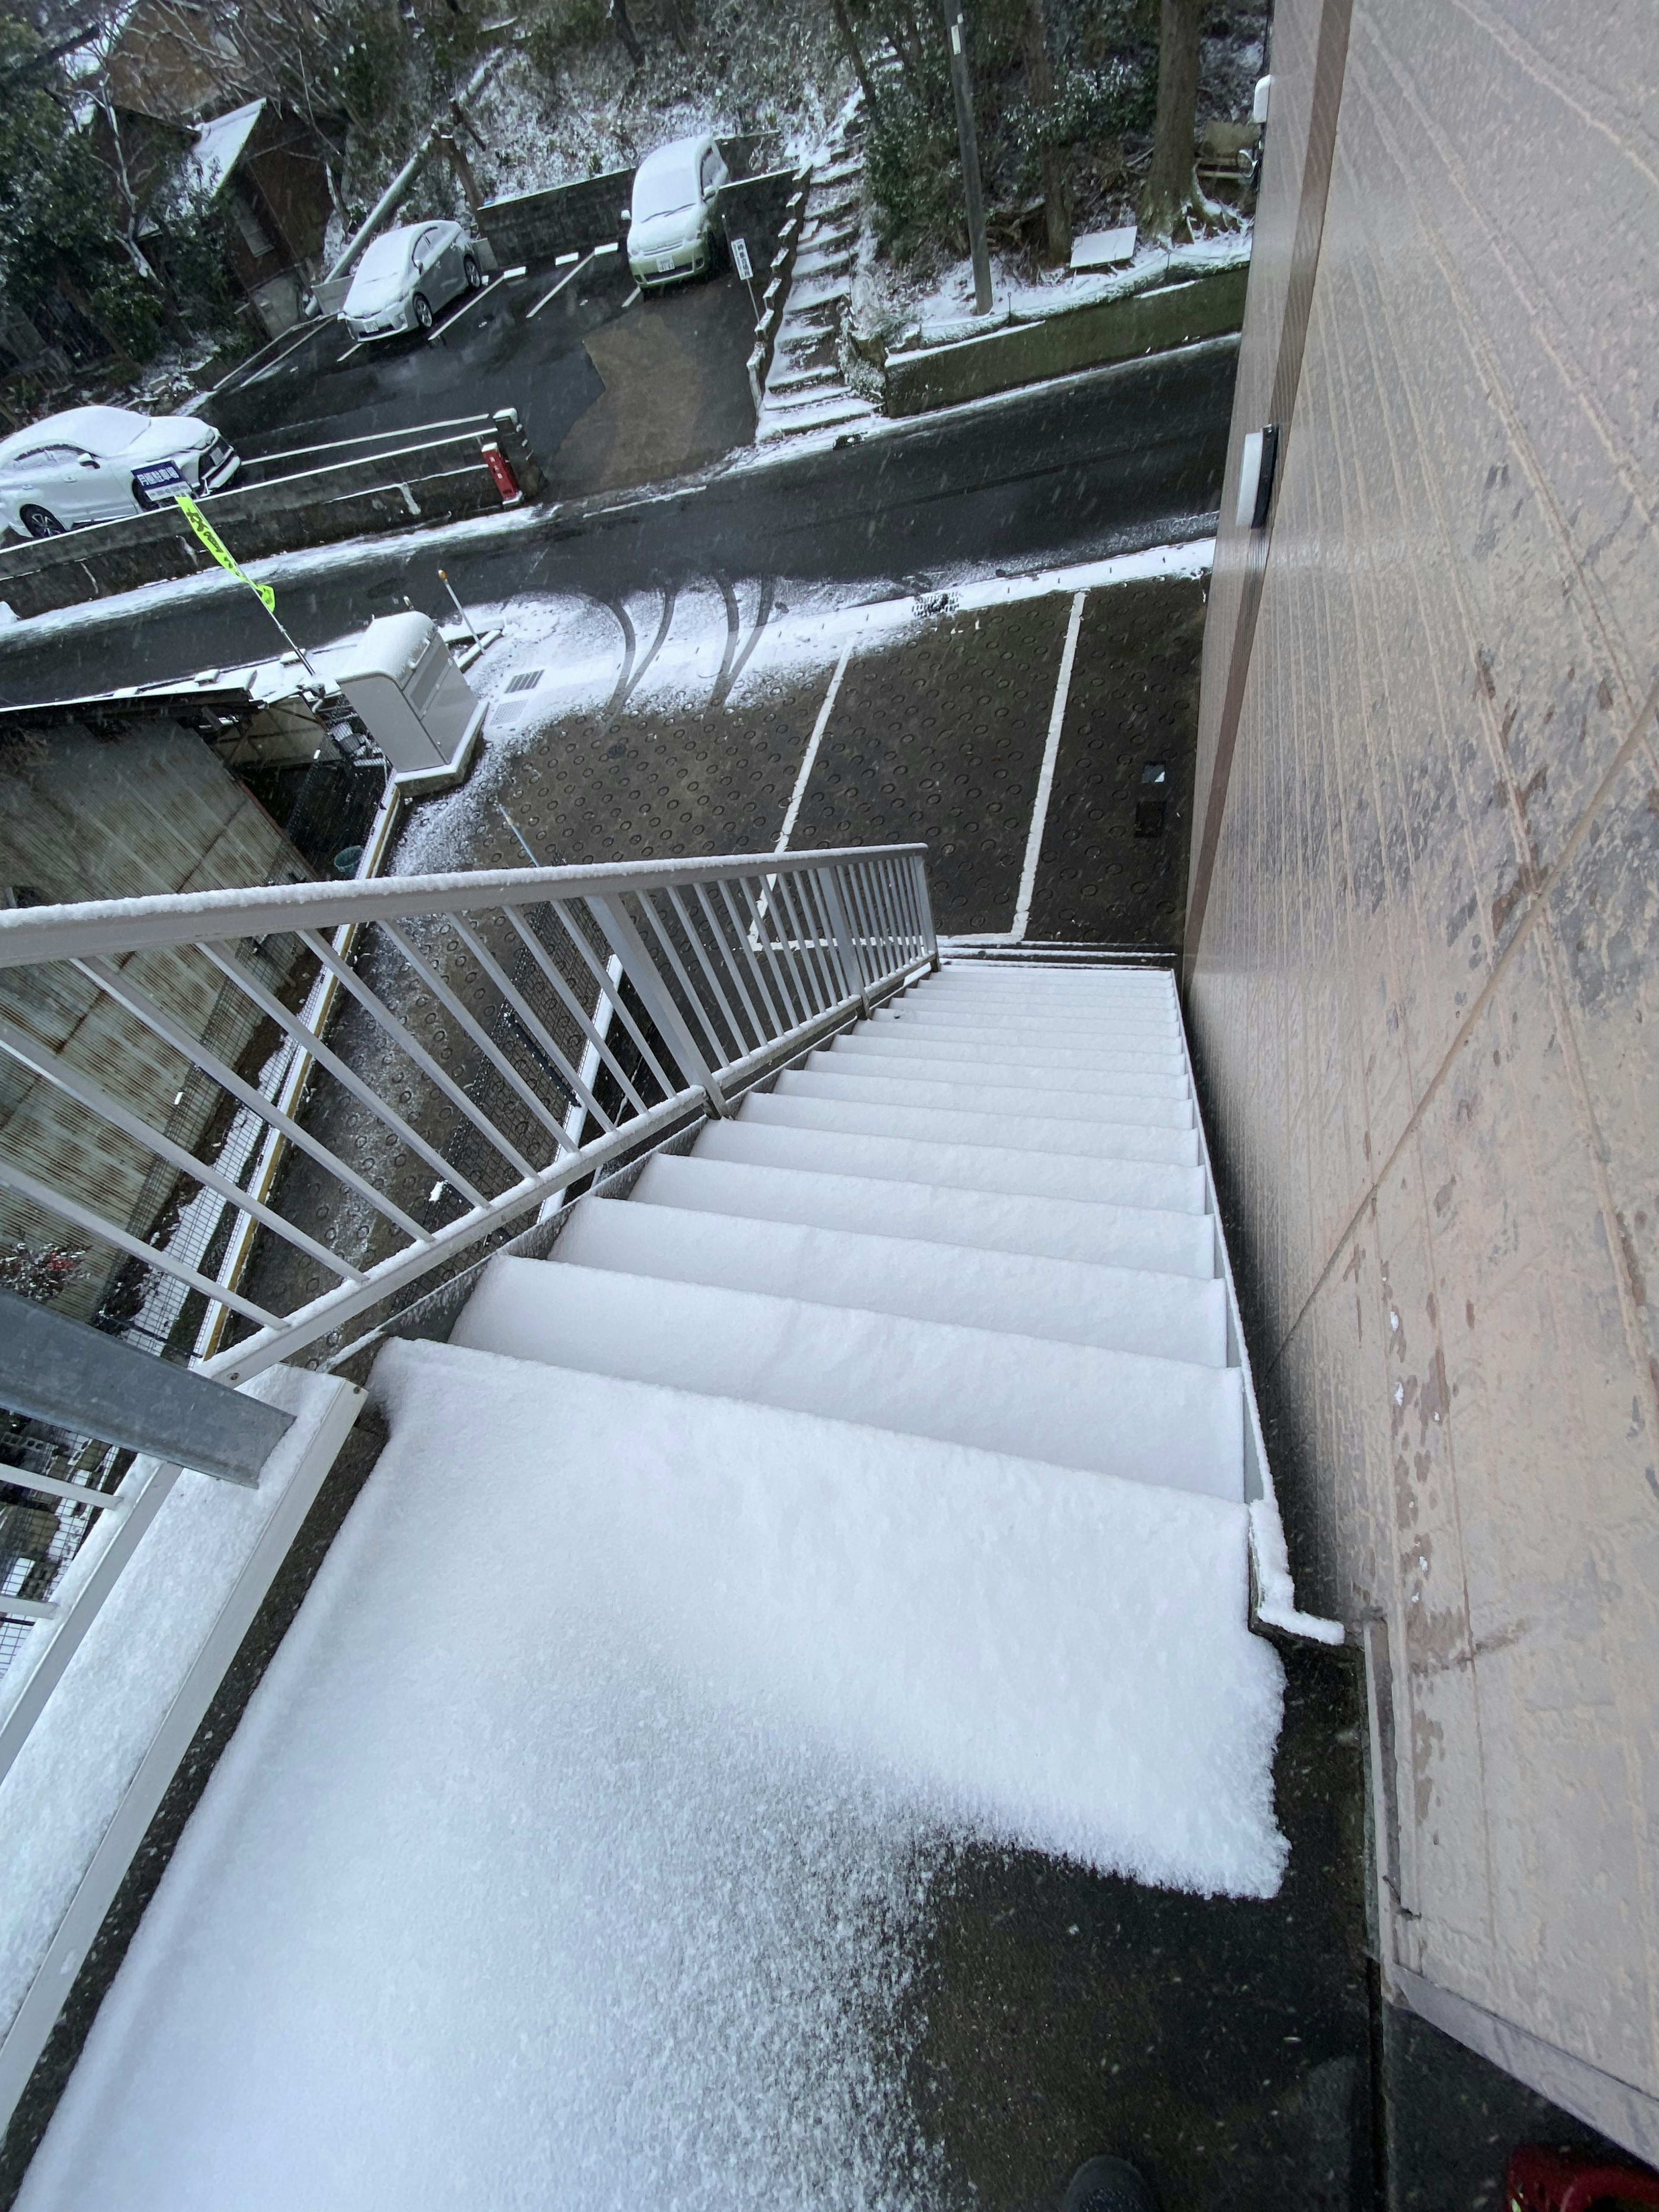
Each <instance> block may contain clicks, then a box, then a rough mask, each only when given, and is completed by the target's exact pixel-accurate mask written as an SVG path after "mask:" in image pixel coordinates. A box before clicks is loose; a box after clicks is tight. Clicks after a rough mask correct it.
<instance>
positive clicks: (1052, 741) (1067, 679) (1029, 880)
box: [1008, 592, 1088, 945]
mask: <svg viewBox="0 0 1659 2212" xmlns="http://www.w3.org/2000/svg"><path fill="white" fill-rule="evenodd" d="M1087 597H1088V593H1087V592H1076V593H1075V594H1074V595H1073V599H1072V618H1071V620H1070V622H1068V623H1066V649H1065V651H1064V652H1063V653H1061V654H1060V680H1059V681H1058V682H1057V683H1056V684H1055V685H1054V709H1053V712H1052V713H1051V714H1049V716H1048V743H1047V744H1045V745H1044V746H1043V748H1042V773H1041V774H1040V775H1039V776H1038V777H1037V787H1036V801H1035V803H1034V804H1033V805H1032V808H1031V827H1030V832H1029V834H1028V835H1027V836H1026V840H1025V865H1024V867H1022V868H1021V870H1020V872H1019V896H1018V898H1016V900H1015V901H1014V926H1013V927H1012V929H1011V930H1010V931H1009V933H1008V934H1009V937H1010V939H1012V942H1013V943H1014V944H1016V945H1018V943H1019V941H1020V939H1022V938H1023V937H1024V934H1025V925H1026V923H1027V922H1028V921H1030V918H1031V894H1032V892H1033V891H1034V890H1036V872H1037V860H1038V859H1039V857H1040V856H1041V854H1042V832H1043V830H1044V829H1045V827H1046V826H1047V824H1048V799H1049V795H1050V793H1052V792H1053V790H1054V763H1056V762H1057V761H1058V760H1059V758H1060V725H1061V724H1062V723H1063V722H1064V721H1065V720H1066V696H1067V694H1068V693H1069V692H1070V690H1071V688H1072V663H1073V661H1074V660H1075V659H1077V634H1078V631H1079V629H1080V628H1081V626H1082V623H1083V602H1084V600H1085V599H1086V598H1087Z"/></svg>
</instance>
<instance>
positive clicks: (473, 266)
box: [461, 253, 483, 292]
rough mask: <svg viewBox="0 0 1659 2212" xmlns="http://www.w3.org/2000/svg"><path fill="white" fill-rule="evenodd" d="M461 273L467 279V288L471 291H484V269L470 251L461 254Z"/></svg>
mask: <svg viewBox="0 0 1659 2212" xmlns="http://www.w3.org/2000/svg"><path fill="white" fill-rule="evenodd" d="M461 274H462V275H463V276H465V279H466V289H467V290H468V291H469V292H481V291H483V270H482V269H480V268H479V266H478V264H477V262H476V261H475V260H474V259H473V258H472V256H471V254H470V253H464V254H463V255H462V256H461Z"/></svg>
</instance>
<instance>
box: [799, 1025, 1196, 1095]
mask: <svg viewBox="0 0 1659 2212" xmlns="http://www.w3.org/2000/svg"><path fill="white" fill-rule="evenodd" d="M815 1056H816V1055H815ZM825 1057H826V1058H828V1059H829V1060H832V1061H834V1063H835V1064H836V1066H848V1067H854V1066H856V1067H868V1068H870V1069H871V1070H872V1072H873V1071H874V1070H876V1069H877V1068H887V1067H895V1068H904V1069H906V1070H908V1071H910V1072H912V1073H915V1074H917V1075H921V1074H923V1073H927V1072H929V1071H931V1070H934V1069H937V1070H938V1072H939V1077H940V1079H942V1080H944V1081H946V1082H961V1081H966V1080H967V1079H968V1078H969V1075H970V1074H978V1075H980V1076H982V1078H983V1079H984V1080H985V1081H986V1082H987V1083H996V1082H1008V1083H1013V1084H1025V1083H1043V1084H1049V1083H1055V1084H1059V1083H1064V1084H1066V1085H1070V1086H1072V1087H1074V1088H1077V1089H1083V1088H1085V1087H1087V1086H1088V1085H1091V1084H1098V1085H1100V1086H1101V1088H1102V1089H1103V1090H1113V1089H1118V1090H1123V1089H1129V1088H1133V1089H1137V1090H1138V1089H1139V1088H1140V1087H1141V1086H1142V1085H1145V1086H1146V1091H1147V1095H1148V1096H1149V1097H1170V1098H1173V1097H1182V1098H1184V1097H1186V1096H1187V1095H1188V1080H1187V1069H1186V1063H1185V1061H1184V1060H1182V1056H1181V1055H1180V1054H1179V1053H1175V1052H1167V1053H1166V1052H1148V1053H1137V1052H1110V1051H1101V1052H1091V1051H1090V1050H1089V1048H1087V1047H1086V1046H1079V1045H1060V1046H1054V1045H1048V1046H1045V1047H1044V1048H1043V1053H1042V1063H1041V1068H1040V1070H1039V1066H1038V1063H1037V1061H1036V1058H1035V1056H1034V1055H1033V1054H1030V1053H1028V1052H1025V1051H1023V1050H1022V1049H1021V1048H1019V1047H1018V1045H987V1046H986V1047H985V1048H983V1049H982V1050H980V1051H975V1050H974V1049H973V1048H971V1047H969V1046H968V1045H965V1044H957V1043H954V1042H950V1041H948V1040H947V1041H946V1042H944V1043H942V1044H934V1043H931V1042H929V1041H928V1040H927V1037H926V1036H923V1035H922V1034H921V1032H919V1031H914V1030H905V1031H903V1032H900V1033H896V1032H894V1031H893V1030H886V1031H884V1032H879V1033H878V1032H874V1031H872V1030H865V1029H863V1028H860V1029H857V1030H850V1031H849V1032H848V1034H847V1035H846V1036H839V1037H837V1038H836V1042H835V1043H834V1044H833V1045H832V1046H830V1047H829V1048H828V1051H827V1053H826V1054H825Z"/></svg>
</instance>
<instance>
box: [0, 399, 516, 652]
mask: <svg viewBox="0 0 1659 2212" xmlns="http://www.w3.org/2000/svg"><path fill="white" fill-rule="evenodd" d="M498 435H499V437H500V441H501V446H502V449H503V451H504V452H505V453H507V458H508V459H509V460H510V461H511V462H512V464H513V469H514V471H515V473H516V474H517V477H518V479H519V483H520V486H521V487H522V489H523V490H524V492H525V494H526V496H527V497H529V498H532V499H533V498H536V497H538V496H539V495H540V494H541V493H542V491H543V490H544V489H545V488H546V479H545V478H544V476H543V474H542V471H541V469H540V466H539V465H538V463H537V461H536V458H535V456H534V455H533V454H532V453H531V451H530V449H529V447H527V446H526V444H525V442H524V440H523V437H522V435H516V436H515V435H513V426H508V425H502V426H501V430H500V431H499V432H497V431H493V430H492V431H489V432H479V431H466V432H463V433H461V434H460V435H459V436H452V437H447V438H443V439H435V440H434V441H431V442H430V443H429V444H427V445H422V446H418V447H412V448H408V449H405V450H404V451H403V452H401V453H394V454H388V455H383V456H380V457H378V458H374V457H371V458H369V459H362V460H356V461H349V462H341V463H337V464H336V465H334V466H333V467H331V468H326V469H317V470H313V471H308V472H307V474H306V475H304V476H295V477H281V478H279V479H278V480H277V481H276V483H268V484H255V485H250V486H249V487H248V488H247V489H231V490H229V491H224V492H220V493H217V494H216V495H214V496H213V497H212V498H210V499H209V500H207V501H204V511H205V512H206V513H207V514H208V515H209V516H210V519H211V520H212V523H213V526H214V528H215V529H216V531H217V532H219V534H220V536H221V537H222V538H224V540H225V542H226V544H228V546H229V547H230V550H231V551H232V552H233V553H234V555H235V556H236V557H237V559H238V560H239V561H244V562H246V561H254V560H259V559H261V558H263V557H264V556H265V555H267V554H271V553H293V552H299V551H302V550H305V549H306V548H307V547H310V546H313V545H330V544H335V543H337V541H338V540H339V539H341V538H360V537H364V536H367V535H369V534H371V533H372V532H377V531H385V530H407V529H408V528H409V526H410V524H411V523H415V522H454V521H459V520H463V519H464V518H465V517H466V516H468V515H471V514H489V513H496V512H498V511H499V510H500V507H501V493H500V491H499V490H498V489H496V486H495V479H494V477H491V475H490V473H489V470H488V468H487V467H486V466H485V465H484V462H483V455H482V452H481V447H482V444H483V439H484V437H485V436H489V438H491V439H492V440H494V439H495V438H496V437H497V436H498ZM214 565H215V563H214V561H213V558H212V556H211V555H210V553H209V552H208V551H207V550H206V549H205V547H204V546H203V545H202V544H199V543H198V542H197V538H196V537H195V535H194V533H193V532H191V529H190V527H189V526H188V524H187V523H186V522H185V520H184V518H183V516H182V515H181V514H179V512H178V510H177V508H175V507H167V508H166V509H162V510H158V511H157V512H156V513H153V514H135V515H131V516H128V517H127V518H125V520H122V521H119V522H105V523H100V524H98V525H97V526H94V528H92V529H88V530H72V531H67V532H64V535H63V536H62V537H60V538H41V539H39V540H33V539H31V540H30V541H29V542H28V543H27V544H22V545H9V546H7V547H5V548H3V549H0V600H3V601H4V602H5V603H6V605H9V607H10V608H11V611H12V612H13V613H14V614H15V615H18V616H28V615H38V614H46V613H47V612H49V611H51V610H52V609H53V608H55V607H67V606H74V605H77V604H78V603H79V602H81V601H82V600H86V599H104V598H106V597H107V596H108V595H109V594H110V593H112V592H128V591H131V590H132V589H134V588H135V586H137V585H140V584H153V583H157V582H160V581H162V580H165V579H167V578H168V577H181V576H193V575H195V574H197V572H198V571H199V570H202V569H204V568H212V567H213V566H214Z"/></svg>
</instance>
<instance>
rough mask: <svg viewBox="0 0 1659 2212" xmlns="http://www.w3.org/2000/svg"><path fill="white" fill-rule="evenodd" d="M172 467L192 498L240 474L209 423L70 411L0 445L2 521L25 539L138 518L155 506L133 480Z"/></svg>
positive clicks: (120, 411)
mask: <svg viewBox="0 0 1659 2212" xmlns="http://www.w3.org/2000/svg"><path fill="white" fill-rule="evenodd" d="M150 461H172V462H173V463H174V464H175V465H176V466H177V468H178V471H179V475H180V476H181V477H183V478H184V480H185V483H186V484H187V485H188V486H189V487H190V489H191V490H192V491H217V490H218V489H219V488H220V487H221V485H222V484H226V483H229V481H230V479H231V478H232V477H234V475H235V473H236V471H237V470H238V469H239V468H240V466H241V463H240V459H239V458H238V456H237V455H236V454H235V453H233V452H232V450H231V448H230V447H229V446H228V444H227V443H226V441H225V440H224V439H223V438H222V437H221V436H220V435H219V433H218V432H217V431H216V429H215V428H214V427H213V425H212V424H211V423H210V422H197V419H196V417H195V416H193V415H135V414H134V413H133V412H132V411H131V409H129V408H125V407H71V408H70V409H69V410H68V411H67V413H65V414H63V415H49V416H47V417H46V421H45V422H34V423H31V424H30V426H29V428H27V430H14V431H13V432H12V434H11V435H10V437H9V438H6V439H3V440H0V516H3V518H4V520H5V521H6V523H7V524H8V526H9V527H10V528H11V529H13V530H16V531H20V532H24V533H26V534H27V536H28V537H30V538H56V537H57V536H58V532H60V531H64V530H74V529H76V528H77V527H78V526H80V525H82V523H88V522H113V521H116V520H118V518H119V517H120V516H122V515H125V514H142V513H143V512H144V511H145V510H146V508H148V507H151V506H153V505H154V503H155V502H154V501H151V500H149V499H147V498H146V497H145V496H144V495H143V493H142V492H141V491H139V490H137V489H135V487H134V483H133V476H132V472H133V471H134V470H135V469H136V468H138V467H140V466H142V465H143V464H145V463H147V462H150Z"/></svg>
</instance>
